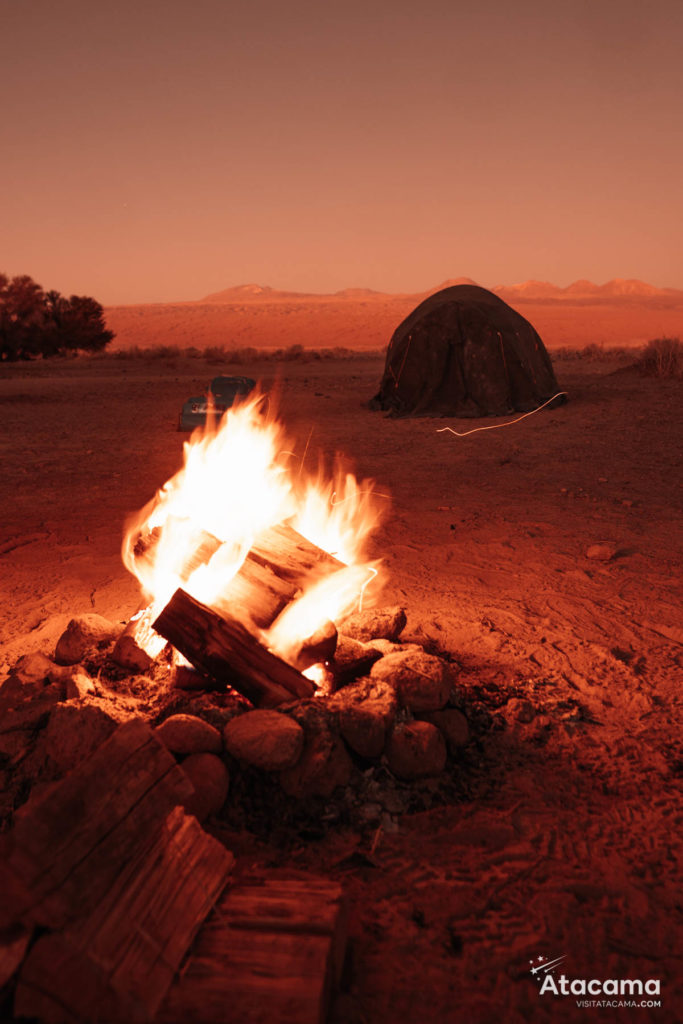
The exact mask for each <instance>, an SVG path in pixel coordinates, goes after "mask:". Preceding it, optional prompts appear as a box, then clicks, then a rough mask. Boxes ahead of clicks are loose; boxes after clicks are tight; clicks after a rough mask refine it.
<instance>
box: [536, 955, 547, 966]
mask: <svg viewBox="0 0 683 1024" xmlns="http://www.w3.org/2000/svg"><path fill="white" fill-rule="evenodd" d="M537 959H538V962H539V964H540V963H541V962H542V961H543V960H545V957H544V956H539V957H537Z"/></svg>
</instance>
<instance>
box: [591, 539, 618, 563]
mask: <svg viewBox="0 0 683 1024" xmlns="http://www.w3.org/2000/svg"><path fill="white" fill-rule="evenodd" d="M616 553H617V546H616V544H613V543H612V542H611V541H605V542H601V543H600V544H591V546H590V547H589V548H586V551H585V555H586V558H591V559H593V560H594V561H597V562H610V561H611V560H612V559H613V558H614V556H615V555H616Z"/></svg>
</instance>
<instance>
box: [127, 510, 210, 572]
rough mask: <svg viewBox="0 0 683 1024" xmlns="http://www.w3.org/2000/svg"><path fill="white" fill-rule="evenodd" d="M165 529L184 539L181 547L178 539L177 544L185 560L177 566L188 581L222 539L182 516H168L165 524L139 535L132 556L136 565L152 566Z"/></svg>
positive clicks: (174, 536) (206, 560) (171, 534)
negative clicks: (180, 517) (145, 564)
mask: <svg viewBox="0 0 683 1024" xmlns="http://www.w3.org/2000/svg"><path fill="white" fill-rule="evenodd" d="M164 532H166V533H168V534H169V535H170V536H172V537H173V538H174V539H176V538H178V539H180V538H182V547H181V546H180V544H178V543H177V542H176V544H174V547H176V548H180V549H181V550H182V553H183V557H182V561H181V562H180V563H179V564H178V565H177V566H176V571H177V573H178V576H179V578H180V579H181V580H182V581H183V583H185V582H186V581H187V580H189V578H190V576H191V575H192V573H193V572H194V571H195V569H198V568H199V566H200V565H206V563H207V562H210V561H211V559H212V558H213V556H214V555H215V553H216V552H217V551H218V549H219V548H220V547H221V546H222V544H223V541H221V540H219V539H218V538H217V537H214V535H213V534H212V533H209V532H208V531H207V530H203V529H201V527H198V526H196V525H195V524H194V523H193V522H192V521H191V520H190V519H179V518H178V517H177V516H169V517H168V519H167V520H166V523H165V524H164V527H163V528H162V527H159V526H155V527H154V528H153V529H152V530H149V531H148V532H147V533H146V534H142V533H140V534H138V536H137V538H136V540H135V543H134V544H133V547H132V558H133V561H134V563H135V564H140V563H143V564H144V563H148V564H149V565H153V563H154V558H155V553H156V549H157V546H158V545H159V543H160V542H161V538H162V535H163V534H164Z"/></svg>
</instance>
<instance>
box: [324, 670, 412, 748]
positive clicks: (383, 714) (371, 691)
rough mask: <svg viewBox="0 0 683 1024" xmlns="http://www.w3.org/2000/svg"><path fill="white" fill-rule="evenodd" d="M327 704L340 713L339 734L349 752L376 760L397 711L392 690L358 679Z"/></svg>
mask: <svg viewBox="0 0 683 1024" xmlns="http://www.w3.org/2000/svg"><path fill="white" fill-rule="evenodd" d="M330 704H331V705H332V706H333V707H335V708H337V709H338V710H339V730H340V732H341V734H342V736H343V737H344V739H345V740H346V742H347V743H348V745H349V746H350V747H351V749H352V750H354V751H355V752H356V753H357V754H360V756H361V757H367V758H373V757H379V755H380V754H381V753H382V751H383V750H384V745H385V742H386V738H387V735H388V733H389V731H390V729H391V726H392V724H393V722H394V719H395V716H396V713H397V710H398V701H397V699H396V693H395V691H394V689H393V687H392V686H391V685H390V684H389V683H387V682H384V681H378V680H372V679H359V680H358V681H357V682H356V683H352V684H351V685H350V686H346V687H344V689H343V690H339V691H338V693H336V694H335V695H334V696H333V697H332V698H331V699H330Z"/></svg>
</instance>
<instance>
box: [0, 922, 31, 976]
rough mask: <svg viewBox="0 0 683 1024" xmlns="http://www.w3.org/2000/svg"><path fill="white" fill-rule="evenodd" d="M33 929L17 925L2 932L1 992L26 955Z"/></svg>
mask: <svg viewBox="0 0 683 1024" xmlns="http://www.w3.org/2000/svg"><path fill="white" fill-rule="evenodd" d="M32 934H33V928H24V927H23V926H22V925H15V926H14V927H13V928H8V929H7V930H6V931H3V932H0V990H2V989H3V988H4V987H5V985H6V984H7V982H8V981H9V980H10V979H11V978H12V977H13V976H14V974H15V973H16V971H17V970H18V968H19V966H20V964H21V961H22V960H23V959H24V957H25V955H26V950H27V949H28V944H29V942H30V941H31V936H32Z"/></svg>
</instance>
